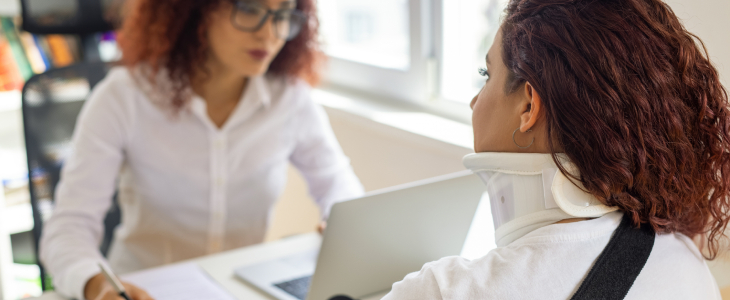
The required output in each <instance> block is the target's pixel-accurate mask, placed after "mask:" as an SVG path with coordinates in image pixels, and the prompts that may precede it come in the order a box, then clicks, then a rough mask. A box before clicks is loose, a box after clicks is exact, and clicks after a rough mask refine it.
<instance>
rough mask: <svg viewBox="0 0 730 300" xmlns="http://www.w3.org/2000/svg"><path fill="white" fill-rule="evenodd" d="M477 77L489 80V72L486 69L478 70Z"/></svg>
mask: <svg viewBox="0 0 730 300" xmlns="http://www.w3.org/2000/svg"><path fill="white" fill-rule="evenodd" d="M479 75H482V76H484V77H487V79H489V71H487V69H486V68H479Z"/></svg>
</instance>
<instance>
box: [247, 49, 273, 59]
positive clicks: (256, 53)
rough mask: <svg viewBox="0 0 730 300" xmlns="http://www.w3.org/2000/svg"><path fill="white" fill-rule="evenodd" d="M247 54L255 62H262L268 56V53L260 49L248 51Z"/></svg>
mask: <svg viewBox="0 0 730 300" xmlns="http://www.w3.org/2000/svg"><path fill="white" fill-rule="evenodd" d="M248 54H249V55H251V57H252V58H253V59H255V60H264V59H265V58H266V57H267V56H269V52H268V51H266V50H261V49H255V50H250V51H248Z"/></svg>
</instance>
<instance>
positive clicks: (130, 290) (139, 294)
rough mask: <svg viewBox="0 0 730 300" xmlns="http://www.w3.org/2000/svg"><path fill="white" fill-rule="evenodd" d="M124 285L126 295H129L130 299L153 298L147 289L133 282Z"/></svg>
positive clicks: (143, 299) (150, 299) (147, 299)
mask: <svg viewBox="0 0 730 300" xmlns="http://www.w3.org/2000/svg"><path fill="white" fill-rule="evenodd" d="M124 287H125V288H126V289H127V295H129V297H130V298H132V300H154V298H152V296H150V295H149V294H147V291H145V290H143V289H141V288H139V287H137V286H135V285H133V284H128V283H124Z"/></svg>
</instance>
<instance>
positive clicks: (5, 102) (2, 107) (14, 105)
mask: <svg viewBox="0 0 730 300" xmlns="http://www.w3.org/2000/svg"><path fill="white" fill-rule="evenodd" d="M0 1H2V0H0ZM20 100H21V93H20V91H6V92H0V112H4V111H18V110H20V103H21V101H20Z"/></svg>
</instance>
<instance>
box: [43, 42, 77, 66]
mask: <svg viewBox="0 0 730 300" xmlns="http://www.w3.org/2000/svg"><path fill="white" fill-rule="evenodd" d="M46 41H47V42H48V47H49V48H50V50H51V51H50V52H51V53H50V56H51V61H52V62H53V67H54V68H60V67H65V66H68V65H70V64H72V63H74V57H73V54H72V53H71V47H69V45H68V41H67V40H66V39H65V38H64V37H63V36H62V35H59V34H49V35H47V36H46Z"/></svg>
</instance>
